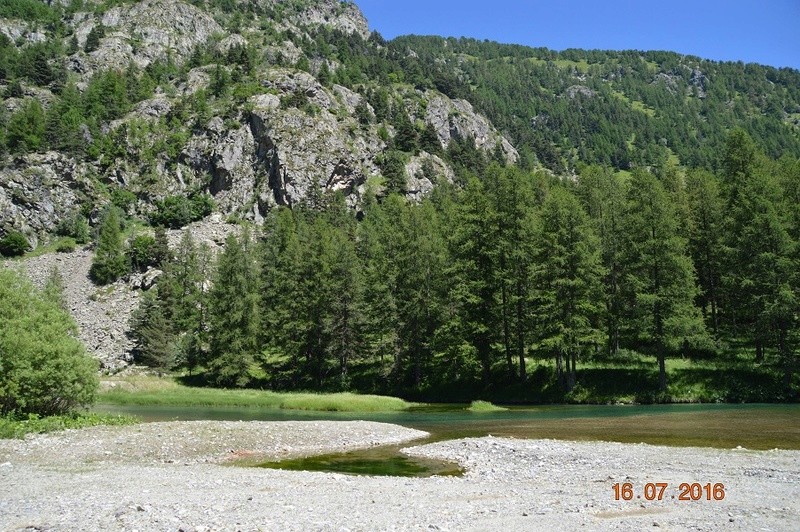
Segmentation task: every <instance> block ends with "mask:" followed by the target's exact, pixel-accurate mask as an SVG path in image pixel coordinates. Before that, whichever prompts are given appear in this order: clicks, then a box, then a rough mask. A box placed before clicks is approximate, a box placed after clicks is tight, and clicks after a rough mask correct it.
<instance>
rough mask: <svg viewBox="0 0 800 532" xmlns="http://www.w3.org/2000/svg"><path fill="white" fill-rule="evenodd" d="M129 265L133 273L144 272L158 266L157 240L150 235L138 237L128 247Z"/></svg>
mask: <svg viewBox="0 0 800 532" xmlns="http://www.w3.org/2000/svg"><path fill="white" fill-rule="evenodd" d="M127 255H128V263H129V264H130V266H131V270H132V271H140V272H143V271H145V270H147V268H149V267H150V266H156V265H157V263H158V260H157V258H156V239H155V238H153V237H152V236H149V235H137V236H136V237H135V238H133V240H131V241H130V244H129V245H128V252H127Z"/></svg>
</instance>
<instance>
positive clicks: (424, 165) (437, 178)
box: [406, 151, 455, 201]
mask: <svg viewBox="0 0 800 532" xmlns="http://www.w3.org/2000/svg"><path fill="white" fill-rule="evenodd" d="M406 176H407V181H406V190H407V195H408V197H410V198H412V199H414V200H415V201H420V200H422V198H423V197H425V196H427V195H428V194H430V193H431V192H432V191H433V187H434V186H436V184H437V183H438V182H441V181H447V182H448V183H452V182H453V180H454V179H455V174H454V173H453V170H452V168H450V167H449V166H447V163H445V162H444V161H443V160H442V159H441V158H440V157H439V156H437V155H431V154H429V153H427V152H424V151H423V152H420V153H419V155H415V156H414V157H412V158H411V160H409V161H408V163H407V164H406Z"/></svg>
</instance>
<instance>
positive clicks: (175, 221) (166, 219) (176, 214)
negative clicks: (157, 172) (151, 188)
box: [150, 194, 214, 229]
mask: <svg viewBox="0 0 800 532" xmlns="http://www.w3.org/2000/svg"><path fill="white" fill-rule="evenodd" d="M213 208H214V201H213V200H212V199H211V196H209V195H208V194H195V195H192V196H190V197H188V198H187V197H186V196H167V197H166V198H164V200H163V201H157V202H156V212H155V213H154V214H153V215H152V216H151V217H150V221H151V222H152V223H153V224H154V225H161V226H164V227H170V228H172V229H180V228H181V227H183V226H185V225H188V224H190V223H192V222H196V221H197V220H202V219H203V218H205V217H206V216H208V215H209V214H211V211H212V210H213Z"/></svg>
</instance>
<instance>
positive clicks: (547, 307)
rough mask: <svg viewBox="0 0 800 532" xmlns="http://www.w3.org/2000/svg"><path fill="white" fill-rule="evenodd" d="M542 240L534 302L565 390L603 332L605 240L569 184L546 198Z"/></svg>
mask: <svg viewBox="0 0 800 532" xmlns="http://www.w3.org/2000/svg"><path fill="white" fill-rule="evenodd" d="M537 240H538V241H537V244H536V252H535V257H536V261H535V264H536V266H535V267H534V274H533V278H534V293H535V297H534V305H535V309H536V310H535V314H536V326H537V331H538V343H539V346H540V348H541V349H543V350H545V351H547V352H550V353H553V354H554V355H555V361H556V374H557V378H558V381H559V383H560V384H561V386H562V388H563V389H564V391H567V392H569V391H571V390H572V389H573V388H574V387H575V383H576V379H577V369H576V366H577V360H578V358H579V357H580V355H581V354H583V353H585V352H586V351H587V350H589V349H590V347H591V346H592V345H596V344H597V343H598V342H599V341H600V339H601V338H602V334H601V333H600V316H601V312H602V308H601V306H600V301H601V300H602V284H601V279H602V276H603V267H602V262H601V257H600V245H599V242H598V240H597V237H596V236H595V235H594V232H593V230H592V227H591V224H590V222H589V219H588V218H587V216H586V213H585V212H584V210H583V208H582V207H581V205H580V203H579V202H578V200H577V198H576V197H575V196H574V195H573V194H572V193H570V192H569V191H567V190H565V189H563V188H555V189H553V190H551V192H550V194H549V196H548V197H547V199H546V200H545V202H544V205H543V207H542V214H541V225H540V229H539V234H538V239H537Z"/></svg>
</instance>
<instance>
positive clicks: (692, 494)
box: [612, 482, 725, 501]
mask: <svg viewBox="0 0 800 532" xmlns="http://www.w3.org/2000/svg"><path fill="white" fill-rule="evenodd" d="M612 488H613V489H614V500H617V501H632V500H645V501H663V500H667V499H669V500H672V499H674V500H676V501H721V500H723V499H725V485H724V484H722V483H719V482H717V483H716V484H712V483H711V482H707V483H705V484H700V483H699V482H694V483H689V482H684V483H682V484H680V485H679V486H678V489H677V491H675V490H670V489H669V484H668V483H666V482H648V483H647V484H645V485H644V487H643V488H642V489H641V490H637V489H634V486H633V484H632V483H630V482H623V483H620V482H617V483H616V484H614V485H613V486H612Z"/></svg>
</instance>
